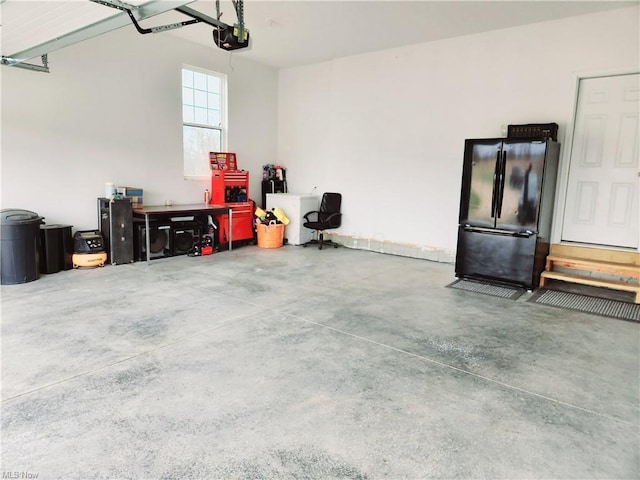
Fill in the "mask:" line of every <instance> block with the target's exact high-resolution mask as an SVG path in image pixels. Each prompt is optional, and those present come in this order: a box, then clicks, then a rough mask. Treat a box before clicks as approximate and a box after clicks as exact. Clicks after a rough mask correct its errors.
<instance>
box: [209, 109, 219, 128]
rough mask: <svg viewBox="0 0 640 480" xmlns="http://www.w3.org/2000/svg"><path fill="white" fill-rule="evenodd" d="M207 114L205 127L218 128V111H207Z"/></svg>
mask: <svg viewBox="0 0 640 480" xmlns="http://www.w3.org/2000/svg"><path fill="white" fill-rule="evenodd" d="M207 113H208V114H209V115H208V117H207V125H212V126H215V127H217V126H219V125H220V112H219V111H218V110H207Z"/></svg>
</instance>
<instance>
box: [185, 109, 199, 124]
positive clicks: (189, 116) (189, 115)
mask: <svg viewBox="0 0 640 480" xmlns="http://www.w3.org/2000/svg"><path fill="white" fill-rule="evenodd" d="M194 117H195V116H194V113H193V107H190V106H188V105H183V106H182V121H183V122H186V123H195V121H196V119H195V118H194Z"/></svg>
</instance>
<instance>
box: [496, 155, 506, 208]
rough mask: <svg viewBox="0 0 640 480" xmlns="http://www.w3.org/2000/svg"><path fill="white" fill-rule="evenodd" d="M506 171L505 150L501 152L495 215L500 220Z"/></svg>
mask: <svg viewBox="0 0 640 480" xmlns="http://www.w3.org/2000/svg"><path fill="white" fill-rule="evenodd" d="M506 169H507V152H506V150H505V151H503V152H502V167H501V168H500V190H499V192H498V193H499V196H498V205H497V209H498V212H497V213H496V217H497V218H500V217H501V216H502V200H504V177H505V174H506Z"/></svg>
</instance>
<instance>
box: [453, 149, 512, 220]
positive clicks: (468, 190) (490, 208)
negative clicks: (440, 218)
mask: <svg viewBox="0 0 640 480" xmlns="http://www.w3.org/2000/svg"><path fill="white" fill-rule="evenodd" d="M501 147H502V140H501V139H489V140H467V141H466V143H465V151H464V165H463V174H462V192H461V193H462V195H461V196H460V218H459V220H460V224H461V225H470V226H474V227H489V228H491V227H495V218H494V217H495V209H496V206H497V202H498V193H499V192H498V190H497V188H495V185H496V181H497V179H498V174H499V167H500V161H499V160H500V158H501Z"/></svg>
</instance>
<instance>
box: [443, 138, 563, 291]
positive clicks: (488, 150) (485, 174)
mask: <svg viewBox="0 0 640 480" xmlns="http://www.w3.org/2000/svg"><path fill="white" fill-rule="evenodd" d="M559 153H560V144H558V143H557V142H555V141H553V140H550V139H546V138H541V139H535V138H527V139H515V138H514V139H512V138H494V139H469V140H466V141H465V150H464V164H463V173H462V194H461V198H460V216H459V222H458V248H457V251H456V269H455V270H456V276H457V277H460V278H472V279H479V280H489V281H494V282H499V283H506V284H514V285H519V286H522V287H525V288H528V289H532V288H534V287H536V286H537V285H538V281H539V278H540V273H541V272H542V270H544V265H545V259H546V256H547V255H548V253H549V237H550V234H551V220H552V216H553V203H554V196H555V189H556V176H557V172H558V161H559Z"/></svg>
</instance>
